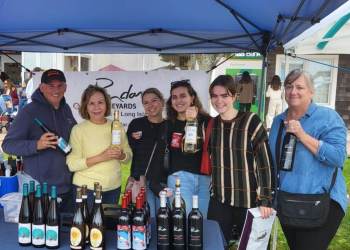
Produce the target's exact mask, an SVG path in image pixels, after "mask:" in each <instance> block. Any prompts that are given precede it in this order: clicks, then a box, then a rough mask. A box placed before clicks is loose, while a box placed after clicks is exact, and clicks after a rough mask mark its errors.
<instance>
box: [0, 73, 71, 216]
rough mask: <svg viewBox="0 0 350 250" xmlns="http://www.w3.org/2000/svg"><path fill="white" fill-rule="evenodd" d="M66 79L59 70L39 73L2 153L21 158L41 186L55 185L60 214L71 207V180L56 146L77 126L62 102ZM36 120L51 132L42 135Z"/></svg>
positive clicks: (63, 101) (7, 137)
mask: <svg viewBox="0 0 350 250" xmlns="http://www.w3.org/2000/svg"><path fill="white" fill-rule="evenodd" d="M66 88H67V85H66V78H65V76H64V74H63V72H62V71H60V70H57V69H49V70H47V71H45V72H44V73H43V74H42V77H41V84H40V85H39V87H38V88H37V89H36V90H35V92H34V93H33V95H32V102H31V103H30V104H28V105H26V106H25V107H24V108H23V109H22V110H21V111H20V112H19V113H18V115H17V117H16V119H15V120H14V122H13V124H12V125H11V127H10V129H9V131H8V133H7V135H6V137H5V139H4V141H3V143H2V148H3V150H4V151H5V152H6V153H8V154H12V155H19V156H22V157H23V162H24V171H25V172H26V173H27V174H29V175H30V176H31V177H32V178H34V179H35V180H37V181H38V182H40V183H43V182H45V181H46V182H47V183H48V184H49V186H52V185H55V186H56V187H57V191H58V194H59V196H60V197H61V198H62V200H63V202H62V207H61V211H66V212H67V211H70V210H71V208H72V193H71V183H72V177H71V173H70V172H69V170H68V167H67V165H66V156H65V154H64V153H63V152H62V151H60V149H59V148H58V147H57V138H58V137H57V135H59V136H62V137H63V138H64V139H65V140H66V141H69V135H70V132H71V129H72V127H73V126H74V125H75V124H76V121H75V119H74V117H73V114H72V111H71V109H70V107H69V106H68V104H67V103H66V101H65V98H64V93H65V92H66ZM35 118H37V119H39V120H40V121H41V122H42V123H43V124H45V125H46V126H47V127H48V128H49V130H50V131H55V134H53V133H44V132H43V130H42V129H41V128H40V127H39V126H38V125H37V124H36V123H35V122H34V119H35Z"/></svg>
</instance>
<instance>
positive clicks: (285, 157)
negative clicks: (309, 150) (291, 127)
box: [280, 132, 297, 171]
mask: <svg viewBox="0 0 350 250" xmlns="http://www.w3.org/2000/svg"><path fill="white" fill-rule="evenodd" d="M296 145H297V137H296V136H295V135H294V134H292V133H288V132H287V133H286V135H285V136H284V139H283V144H282V154H281V161H280V167H281V170H284V171H292V170H293V164H294V156H295V150H296Z"/></svg>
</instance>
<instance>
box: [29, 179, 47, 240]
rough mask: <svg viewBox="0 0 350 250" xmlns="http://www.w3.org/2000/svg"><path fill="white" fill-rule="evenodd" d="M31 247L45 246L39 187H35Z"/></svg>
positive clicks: (43, 217)
mask: <svg viewBox="0 0 350 250" xmlns="http://www.w3.org/2000/svg"><path fill="white" fill-rule="evenodd" d="M32 245H33V246H34V247H44V246H45V216H44V210H43V206H42V203H41V186H40V184H38V185H36V191H35V201H34V213H33V224H32Z"/></svg>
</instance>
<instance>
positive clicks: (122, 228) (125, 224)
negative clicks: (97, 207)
mask: <svg viewBox="0 0 350 250" xmlns="http://www.w3.org/2000/svg"><path fill="white" fill-rule="evenodd" d="M117 237H118V242H117V247H118V249H123V250H125V249H131V226H130V218H129V210H128V198H127V197H126V195H124V196H123V197H122V210H121V213H120V217H119V219H118V224H117Z"/></svg>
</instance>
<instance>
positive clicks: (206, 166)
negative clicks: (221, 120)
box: [200, 118, 214, 175]
mask: <svg viewBox="0 0 350 250" xmlns="http://www.w3.org/2000/svg"><path fill="white" fill-rule="evenodd" d="M213 124H214V119H213V118H210V119H209V122H208V126H207V128H206V130H205V138H204V144H203V150H202V160H201V169H200V172H201V174H205V175H211V170H212V168H211V162H210V155H209V152H208V145H209V138H210V134H211V130H212V128H213Z"/></svg>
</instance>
